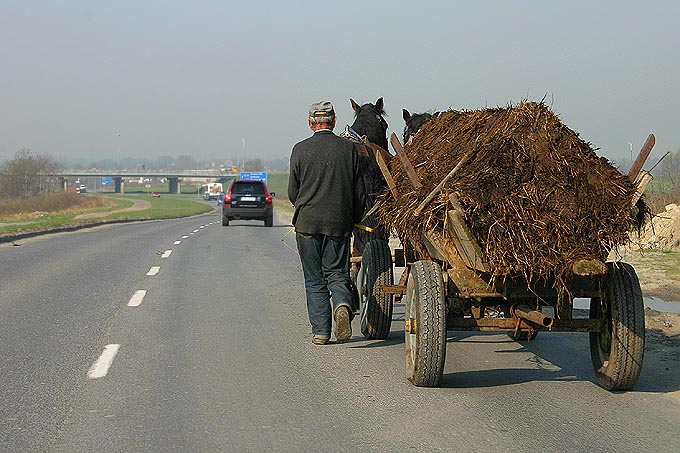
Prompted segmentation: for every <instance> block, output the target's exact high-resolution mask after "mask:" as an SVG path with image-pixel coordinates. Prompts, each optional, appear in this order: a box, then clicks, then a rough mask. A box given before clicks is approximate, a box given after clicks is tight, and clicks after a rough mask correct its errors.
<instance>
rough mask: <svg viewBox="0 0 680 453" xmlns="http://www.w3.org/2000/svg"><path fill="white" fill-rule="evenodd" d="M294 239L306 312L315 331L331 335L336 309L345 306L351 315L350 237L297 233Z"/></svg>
mask: <svg viewBox="0 0 680 453" xmlns="http://www.w3.org/2000/svg"><path fill="white" fill-rule="evenodd" d="M295 239H296V241H297V246H298V251H299V252H300V262H301V263H302V272H303V274H304V277H305V292H306V294H307V313H308V315H309V323H310V324H311V325H312V333H313V334H318V335H328V336H330V334H331V327H332V325H333V311H335V309H336V308H338V307H339V306H340V305H346V306H347V307H348V308H349V312H350V316H352V309H351V306H352V289H351V281H350V279H349V256H350V246H349V241H350V238H349V237H343V236H325V235H323V234H305V233H296V234H295ZM331 303H332V308H333V309H332V310H331Z"/></svg>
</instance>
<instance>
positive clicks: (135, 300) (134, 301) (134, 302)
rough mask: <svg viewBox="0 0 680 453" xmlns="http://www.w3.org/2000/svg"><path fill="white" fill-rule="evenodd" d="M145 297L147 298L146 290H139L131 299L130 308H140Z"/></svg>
mask: <svg viewBox="0 0 680 453" xmlns="http://www.w3.org/2000/svg"><path fill="white" fill-rule="evenodd" d="M144 296H146V290H145V289H138V290H137V292H135V293H134V294H133V295H132V297H131V298H130V301H129V302H128V307H139V306H140V305H141V303H142V301H143V300H144Z"/></svg>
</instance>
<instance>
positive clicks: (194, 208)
mask: <svg viewBox="0 0 680 453" xmlns="http://www.w3.org/2000/svg"><path fill="white" fill-rule="evenodd" d="M75 197H76V200H77V201H76V203H75V204H69V205H68V206H66V207H64V205H63V204H61V203H55V205H43V209H44V210H35V211H31V209H35V206H36V205H35V204H34V202H33V201H29V202H26V203H25V204H24V205H23V207H17V206H16V203H14V200H12V201H13V203H12V205H11V206H10V207H7V205H8V204H9V203H5V202H2V203H0V212H5V213H6V214H5V215H0V235H3V236H6V237H11V236H14V235H19V234H24V233H32V232H41V231H51V230H58V229H63V228H71V227H78V226H82V225H91V224H101V223H107V222H110V221H121V220H126V219H130V220H145V219H167V218H177V217H187V216H190V215H195V214H201V213H205V212H210V211H211V210H212V209H213V206H211V205H208V204H205V203H201V202H198V201H192V200H177V199H156V198H150V197H147V196H145V195H143V196H125V195H117V196H115V197H109V196H100V195H87V196H84V195H75ZM46 198H49V197H46ZM134 200H144V201H148V202H149V203H150V207H149V208H143V209H139V210H134V211H124V212H116V211H120V210H122V209H127V208H130V207H132V206H133V205H134ZM47 209H52V211H51V212H49V211H47ZM17 211H18V212H17ZM8 212H12V213H8ZM92 213H100V214H105V215H101V216H98V217H94V218H87V219H77V218H76V217H77V216H79V215H81V214H92ZM106 213H110V214H106Z"/></svg>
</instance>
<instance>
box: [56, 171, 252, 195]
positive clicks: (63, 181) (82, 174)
mask: <svg viewBox="0 0 680 453" xmlns="http://www.w3.org/2000/svg"><path fill="white" fill-rule="evenodd" d="M44 176H52V177H56V178H59V183H60V186H61V187H62V189H63V190H68V181H69V178H111V180H112V181H113V184H114V191H115V193H123V192H125V180H126V179H140V178H142V179H144V178H165V179H167V180H168V192H169V193H180V189H181V186H180V183H181V180H182V179H185V178H206V179H207V178H215V179H217V178H227V179H229V178H238V176H239V173H235V172H232V171H221V170H172V171H165V170H162V171H119V170H115V171H105V170H102V171H99V170H98V171H92V170H89V171H83V170H60V171H54V172H50V173H46V174H44Z"/></svg>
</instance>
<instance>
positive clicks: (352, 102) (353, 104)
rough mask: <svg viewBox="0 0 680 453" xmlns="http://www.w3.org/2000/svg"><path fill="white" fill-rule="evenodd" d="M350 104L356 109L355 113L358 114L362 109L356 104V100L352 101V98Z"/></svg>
mask: <svg viewBox="0 0 680 453" xmlns="http://www.w3.org/2000/svg"><path fill="white" fill-rule="evenodd" d="M349 102H350V103H351V104H352V108H353V109H354V111H355V112H358V111H359V109H360V108H361V107H360V106H359V104H357V103H356V102H354V99H352V98H349Z"/></svg>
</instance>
